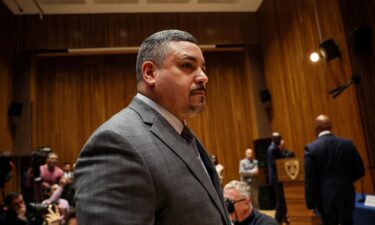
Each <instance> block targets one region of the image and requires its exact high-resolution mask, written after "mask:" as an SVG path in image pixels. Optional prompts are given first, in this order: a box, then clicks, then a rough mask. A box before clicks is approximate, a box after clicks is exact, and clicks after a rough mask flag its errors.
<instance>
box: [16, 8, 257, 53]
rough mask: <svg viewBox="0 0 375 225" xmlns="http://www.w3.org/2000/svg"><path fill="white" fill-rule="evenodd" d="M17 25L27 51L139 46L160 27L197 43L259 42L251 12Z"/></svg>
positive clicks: (70, 18)
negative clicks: (193, 38) (180, 32)
mask: <svg viewBox="0 0 375 225" xmlns="http://www.w3.org/2000/svg"><path fill="white" fill-rule="evenodd" d="M20 24H21V26H22V31H23V36H22V37H24V38H23V40H22V44H23V47H22V48H23V49H27V50H41V49H42V50H46V49H66V48H95V47H126V46H139V45H140V43H141V42H142V40H143V39H144V38H145V37H147V36H149V35H151V34H152V33H154V32H156V31H159V30H163V29H182V30H186V31H189V32H190V33H192V34H193V35H194V36H196V37H197V39H198V40H199V41H200V43H201V44H254V43H259V39H258V32H257V21H256V14H255V13H144V14H141V13H135V14H133V13H132V14H98V15H90V14H88V15H46V16H44V19H43V20H39V17H38V16H36V15H34V16H23V17H21V18H20ZM228 31H230V32H228Z"/></svg>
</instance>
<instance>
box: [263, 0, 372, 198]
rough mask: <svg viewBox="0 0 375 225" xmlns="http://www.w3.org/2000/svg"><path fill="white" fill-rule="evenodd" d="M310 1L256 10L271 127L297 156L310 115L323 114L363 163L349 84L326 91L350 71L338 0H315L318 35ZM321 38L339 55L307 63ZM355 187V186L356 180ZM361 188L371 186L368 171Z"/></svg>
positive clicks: (308, 134)
mask: <svg viewBox="0 0 375 225" xmlns="http://www.w3.org/2000/svg"><path fill="white" fill-rule="evenodd" d="M314 1H315V0H306V1H300V0H285V1H277V0H265V1H264V2H263V4H262V6H261V8H260V10H259V22H260V24H262V25H263V26H261V27H260V29H262V46H263V56H264V65H265V66H264V67H265V78H266V84H267V87H268V88H269V89H270V92H271V95H272V107H273V117H272V129H273V130H274V131H279V132H280V133H281V134H282V135H283V137H284V139H285V141H286V146H287V148H288V149H292V150H294V151H295V153H296V156H297V157H303V153H304V145H305V144H306V143H308V142H310V141H312V140H314V139H315V134H314V123H313V122H314V119H315V117H316V116H317V115H319V114H322V113H323V114H327V115H328V116H330V117H331V119H332V122H333V132H334V133H335V134H337V135H339V136H342V137H346V138H350V139H352V140H353V142H354V143H355V145H356V146H357V148H358V151H359V152H360V154H361V157H362V159H363V160H364V162H365V165H366V166H368V165H369V163H368V158H367V151H366V146H365V141H364V133H363V129H362V121H361V117H360V111H359V108H358V101H357V97H356V91H355V87H354V86H352V87H350V88H348V89H347V90H346V91H345V92H343V93H342V94H341V95H340V96H339V97H337V98H336V99H333V98H332V97H331V96H330V95H329V94H328V91H329V90H331V89H333V88H335V87H337V86H339V85H341V84H343V83H345V82H347V81H348V80H349V79H350V77H351V75H352V68H351V64H350V61H349V56H348V50H347V46H346V40H345V33H344V28H343V23H342V19H341V12H340V7H339V2H338V0H335V1H324V0H316V3H317V4H316V6H317V12H318V13H317V14H318V18H319V21H320V24H319V25H320V27H321V34H322V35H321V36H322V37H321V38H320V36H319V32H318V28H317V27H318V26H317V23H316V19H315V12H314ZM326 38H333V39H334V40H335V41H336V43H337V44H338V46H339V48H340V50H341V54H342V57H341V59H334V60H332V61H329V62H325V61H324V60H321V61H319V62H317V63H311V62H310V61H309V55H310V54H311V52H313V51H316V50H318V49H317V48H318V45H319V43H320V42H321V41H322V40H324V39H326ZM357 188H358V191H359V185H357ZM365 190H366V191H367V192H369V193H371V192H373V183H372V181H371V179H370V173H369V172H367V173H366V176H365Z"/></svg>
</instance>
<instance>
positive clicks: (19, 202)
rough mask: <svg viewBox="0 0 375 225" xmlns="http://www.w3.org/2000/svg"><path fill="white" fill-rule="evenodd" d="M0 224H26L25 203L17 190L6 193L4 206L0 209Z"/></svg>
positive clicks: (27, 221)
mask: <svg viewBox="0 0 375 225" xmlns="http://www.w3.org/2000/svg"><path fill="white" fill-rule="evenodd" d="M0 224H1V225H28V224H30V223H29V218H27V217H26V205H25V201H24V200H23V196H22V195H21V194H20V193H17V192H11V193H8V194H7V195H6V196H5V206H4V208H2V209H1V211H0Z"/></svg>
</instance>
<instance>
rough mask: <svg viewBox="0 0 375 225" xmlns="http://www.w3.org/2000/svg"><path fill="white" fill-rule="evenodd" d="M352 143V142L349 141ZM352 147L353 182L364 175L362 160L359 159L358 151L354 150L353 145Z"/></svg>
mask: <svg viewBox="0 0 375 225" xmlns="http://www.w3.org/2000/svg"><path fill="white" fill-rule="evenodd" d="M351 144H352V145H353V143H351ZM353 148H354V154H355V156H354V159H355V160H354V166H353V170H354V171H353V182H354V181H356V180H358V179H360V178H361V177H363V176H364V175H365V169H364V166H363V161H362V159H361V156H360V155H359V153H358V151H357V150H356V148H355V146H354V145H353Z"/></svg>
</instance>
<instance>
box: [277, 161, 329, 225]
mask: <svg viewBox="0 0 375 225" xmlns="http://www.w3.org/2000/svg"><path fill="white" fill-rule="evenodd" d="M276 168H277V177H278V179H279V182H281V183H283V186H284V195H285V201H286V206H287V208H288V217H289V221H290V225H321V224H322V223H321V221H320V218H319V217H318V216H315V215H313V213H312V212H311V210H308V209H307V208H306V204H305V183H304V161H303V159H300V158H286V159H278V160H276Z"/></svg>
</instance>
